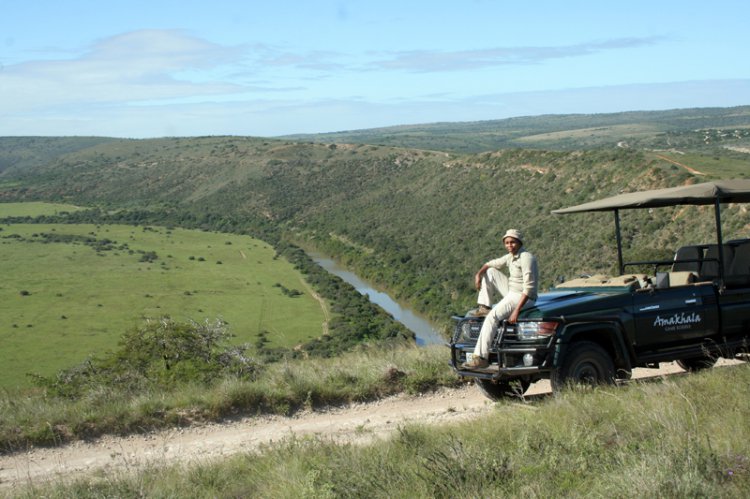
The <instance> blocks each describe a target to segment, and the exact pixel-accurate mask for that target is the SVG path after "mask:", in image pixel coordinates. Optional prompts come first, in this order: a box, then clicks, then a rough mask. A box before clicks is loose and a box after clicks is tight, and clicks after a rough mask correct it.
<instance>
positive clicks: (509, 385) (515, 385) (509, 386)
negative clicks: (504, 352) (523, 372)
mask: <svg viewBox="0 0 750 499" xmlns="http://www.w3.org/2000/svg"><path fill="white" fill-rule="evenodd" d="M475 383H476V385H477V387H479V391H481V392H482V393H483V394H484V395H485V396H486V397H487V398H489V399H491V400H502V399H507V398H520V397H522V396H523V394H524V393H525V392H526V390H528V389H529V386H531V381H529V380H527V379H514V380H502V381H499V382H497V383H495V382H493V381H492V380H489V379H479V378H477V379H476V380H475Z"/></svg>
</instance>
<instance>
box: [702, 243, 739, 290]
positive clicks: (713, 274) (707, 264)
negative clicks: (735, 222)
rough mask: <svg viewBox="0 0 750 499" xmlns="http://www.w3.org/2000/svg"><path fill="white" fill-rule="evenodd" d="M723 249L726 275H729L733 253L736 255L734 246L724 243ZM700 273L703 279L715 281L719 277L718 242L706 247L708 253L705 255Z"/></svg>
mask: <svg viewBox="0 0 750 499" xmlns="http://www.w3.org/2000/svg"><path fill="white" fill-rule="evenodd" d="M723 249H724V275H725V276H728V275H729V267H730V265H731V264H732V255H734V248H733V247H732V246H729V245H726V244H724V245H723ZM699 275H700V279H701V280H702V281H713V280H714V279H718V278H719V248H718V246H717V245H716V244H711V245H709V246H708V248H707V249H706V254H705V256H704V257H703V263H702V264H701V270H700V272H699Z"/></svg>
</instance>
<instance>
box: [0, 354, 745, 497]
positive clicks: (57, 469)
mask: <svg viewBox="0 0 750 499" xmlns="http://www.w3.org/2000/svg"><path fill="white" fill-rule="evenodd" d="M728 362H731V361H720V362H719V365H721V364H726V363H728ZM681 372H683V371H682V369H680V368H679V367H678V366H677V365H675V364H665V365H664V366H663V367H662V368H661V369H659V370H658V371H656V370H652V369H636V370H635V372H634V378H642V377H648V376H660V375H666V374H674V373H681ZM549 391H550V386H549V382H547V381H540V382H538V383H535V384H534V385H532V386H531V388H530V389H529V390H528V392H527V394H526V396H527V397H531V398H534V397H540V396H544V394H547V393H549ZM492 405H493V404H492V402H490V401H489V400H488V399H486V398H485V397H483V396H482V395H481V394H480V392H479V390H478V389H476V388H475V387H474V386H472V385H467V386H466V387H464V388H460V389H455V390H440V391H438V392H436V393H433V394H428V395H424V396H418V397H413V396H406V395H399V396H395V397H391V398H388V399H384V400H381V401H377V402H372V403H366V404H354V405H350V406H347V407H343V408H335V409H330V410H327V411H325V412H311V413H303V414H300V415H297V416H295V417H281V416H272V417H257V418H247V419H243V420H240V421H235V422H229V423H224V424H210V425H203V426H196V427H190V428H183V429H173V430H169V431H162V432H158V433H152V434H149V435H137V436H131V437H125V438H118V437H105V438H101V439H99V440H97V441H95V442H77V443H74V444H71V445H67V446H65V447H60V448H53V449H32V450H30V451H27V452H23V453H18V454H14V455H10V456H0V491H2V490H6V491H8V490H9V488H13V487H16V486H20V485H24V484H29V483H36V484H39V483H41V482H44V481H47V480H56V479H59V478H65V479H70V478H72V477H75V476H79V475H83V474H86V473H90V472H94V471H97V470H104V471H108V470H110V471H134V470H137V469H139V468H141V467H144V466H148V465H162V464H171V463H178V462H182V463H191V462H194V463H205V462H207V461H209V460H211V459H215V458H222V457H227V456H231V455H233V454H236V453H238V452H247V451H252V450H256V449H259V448H261V447H262V446H263V445H266V444H271V443H273V442H275V441H279V440H281V439H284V438H287V437H289V436H292V435H296V436H305V435H320V436H323V437H326V438H330V439H332V440H335V441H340V442H351V443H366V442H369V441H371V440H373V439H376V438H381V437H384V436H387V435H389V434H390V433H391V432H393V431H394V430H396V429H397V428H398V427H399V426H403V425H404V424H406V423H410V422H415V423H420V424H444V423H451V422H457V421H464V420H468V419H471V418H475V417H477V416H478V415H481V414H485V413H487V412H489V411H490V410H491V409H492Z"/></svg>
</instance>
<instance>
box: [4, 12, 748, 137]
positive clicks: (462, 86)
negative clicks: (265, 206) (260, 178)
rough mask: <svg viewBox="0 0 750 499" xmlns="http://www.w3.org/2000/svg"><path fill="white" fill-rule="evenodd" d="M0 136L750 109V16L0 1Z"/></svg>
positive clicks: (272, 130) (270, 129) (276, 132)
mask: <svg viewBox="0 0 750 499" xmlns="http://www.w3.org/2000/svg"><path fill="white" fill-rule="evenodd" d="M0 6H2V8H1V9H0V12H2V14H1V15H0V136H25V135H41V136H91V135H94V136H108V137H125V138H147V137H165V136H204V135H239V136H256V137H275V136H280V135H286V134H296V133H324V132H335V131H344V130H355V129H363V128H375V127H384V126H393V125H408V124H420V123H433V122H462V121H479V120H493V119H503V118H510V117H517V116H538V115H544V114H567V113H586V114H588V113H609V112H620V111H636V110H663V109H676V108H691V107H730V106H738V105H750V57H748V49H749V48H750V29H748V20H750V2H748V1H747V0H712V1H706V0H701V1H696V0H681V1H675V0H648V1H642V0H629V1H628V2H608V1H602V0H590V1H583V0H566V1H562V0H537V1H535V2H524V1H512V2H511V1H507V0H461V1H458V0H456V1H447V0H446V1H443V0H430V1H422V0H414V1H410V0H369V1H365V0H331V1H328V0H307V1H303V0H295V1H287V0H262V1H261V0H243V1H239V0H238V1H229V0H211V1H206V0H200V1H193V0H176V1H172V0H148V1H141V0H127V1H120V0H107V1H102V0H93V1H90V0H65V1H60V0H54V1H49V0H0Z"/></svg>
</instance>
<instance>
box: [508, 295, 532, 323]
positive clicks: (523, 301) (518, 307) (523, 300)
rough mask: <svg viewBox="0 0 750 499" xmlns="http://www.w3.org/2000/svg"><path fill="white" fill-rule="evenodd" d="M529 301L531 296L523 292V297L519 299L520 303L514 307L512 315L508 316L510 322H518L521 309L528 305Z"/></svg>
mask: <svg viewBox="0 0 750 499" xmlns="http://www.w3.org/2000/svg"><path fill="white" fill-rule="evenodd" d="M527 301H529V297H528V296H526V293H521V299H520V300H518V305H516V308H514V309H513V312H511V313H510V317H508V322H509V323H510V324H515V323H516V322H518V315H519V314H520V313H521V309H522V308H523V306H524V305H526V302H527Z"/></svg>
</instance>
